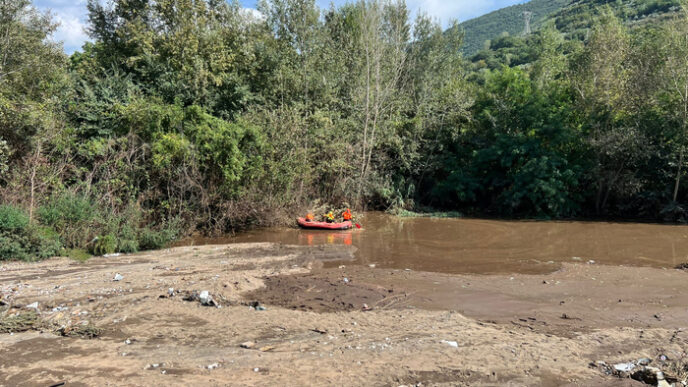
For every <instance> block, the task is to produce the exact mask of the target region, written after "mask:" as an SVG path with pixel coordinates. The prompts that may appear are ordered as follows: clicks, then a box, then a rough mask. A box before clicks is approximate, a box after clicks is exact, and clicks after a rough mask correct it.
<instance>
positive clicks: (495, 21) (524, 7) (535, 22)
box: [461, 0, 571, 55]
mask: <svg viewBox="0 0 688 387" xmlns="http://www.w3.org/2000/svg"><path fill="white" fill-rule="evenodd" d="M570 2H571V0H532V1H529V2H527V3H525V4H517V5H512V6H510V7H506V8H502V9H499V10H497V11H494V12H491V13H488V14H486V15H483V16H480V17H477V18H475V19H471V20H467V21H465V22H463V23H461V27H462V28H463V29H464V31H465V33H466V36H465V41H464V47H463V51H464V53H465V54H467V55H471V54H475V53H476V52H478V51H479V50H481V49H482V48H483V47H484V44H485V42H486V41H488V40H491V39H494V38H496V37H499V36H500V35H502V34H503V33H504V32H508V33H509V35H518V34H521V33H523V31H524V27H525V24H524V18H523V12H532V13H533V15H532V20H531V29H535V28H537V26H539V25H540V23H541V22H542V21H543V20H544V19H546V18H547V17H548V16H550V15H551V14H552V13H554V12H556V11H558V10H560V9H561V8H562V7H564V6H565V5H567V4H569V3H570Z"/></svg>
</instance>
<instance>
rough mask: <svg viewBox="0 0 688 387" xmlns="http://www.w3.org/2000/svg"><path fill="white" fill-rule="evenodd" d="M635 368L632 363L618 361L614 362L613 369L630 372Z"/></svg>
mask: <svg viewBox="0 0 688 387" xmlns="http://www.w3.org/2000/svg"><path fill="white" fill-rule="evenodd" d="M634 368H635V364H633V363H618V364H614V369H615V370H617V371H621V372H631V371H633V369H634Z"/></svg>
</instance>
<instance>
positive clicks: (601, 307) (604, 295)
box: [0, 244, 688, 386]
mask: <svg viewBox="0 0 688 387" xmlns="http://www.w3.org/2000/svg"><path fill="white" fill-rule="evenodd" d="M352 254H353V251H351V250H345V249H342V248H341V247H336V248H334V247H333V248H326V247H310V248H309V247H285V246H280V245H273V244H243V245H227V246H204V247H183V248H175V249H171V250H165V251H158V252H152V253H147V254H138V255H132V256H120V257H116V258H98V259H92V260H90V261H88V262H87V263H85V264H81V263H75V262H73V261H69V260H50V261H46V262H42V263H37V264H24V263H10V264H4V265H2V266H0V297H1V298H0V305H1V304H3V303H4V304H5V306H0V332H1V330H2V326H3V325H2V322H3V321H4V322H7V321H8V319H10V318H14V317H13V316H15V315H18V314H19V315H22V316H23V315H25V314H26V313H31V309H27V308H26V306H27V305H29V304H31V303H33V302H38V312H39V314H38V318H36V320H35V322H36V324H35V326H34V327H33V328H32V329H29V330H27V331H24V332H16V333H0V385H6V386H16V385H40V386H46V385H51V384H54V383H60V382H65V383H66V384H65V385H67V386H77V385H92V386H95V385H98V386H103V385H117V386H122V385H132V386H149V385H163V384H164V385H218V386H222V385H280V384H281V385H288V386H291V385H360V386H377V385H379V386H399V385H414V384H417V383H422V385H424V386H427V385H451V386H454V385H546V386H556V385H565V384H567V383H571V384H573V385H586V386H587V385H609V386H616V385H633V383H636V384H638V385H640V384H639V383H638V382H634V381H630V380H620V379H616V378H614V377H612V376H606V375H605V373H604V372H603V370H604V369H605V368H604V367H591V366H590V363H591V362H593V363H594V362H596V361H605V362H606V363H608V364H613V363H615V362H621V361H623V362H626V361H630V360H637V359H639V358H644V357H648V358H651V359H654V362H653V364H660V363H661V361H659V360H658V359H659V357H660V356H661V355H665V356H666V357H668V359H669V361H671V360H680V359H681V358H685V357H686V351H687V350H688V331H686V329H688V273H686V272H682V271H678V270H661V269H651V268H629V267H606V266H599V265H588V264H575V265H574V264H571V265H568V264H567V265H564V266H563V269H561V270H559V271H557V272H555V273H552V274H547V275H511V276H478V275H470V276H456V275H442V274H435V273H424V272H414V271H403V270H402V271H395V270H383V269H377V268H371V267H353V266H352V267H342V268H332V269H324V268H323V267H322V266H323V265H322V260H326V261H327V260H347V259H351V258H352V257H353V255H352ZM118 273H119V274H121V275H122V277H123V278H122V279H121V280H120V281H113V278H114V277H115V275H116V274H118ZM170 288H172V289H173V292H172V294H173V295H172V296H170ZM203 290H206V291H208V292H209V294H210V295H211V296H212V297H213V299H214V301H215V303H216V304H217V306H219V307H217V306H203V305H201V302H200V301H199V300H198V299H197V298H194V295H198V294H199V293H200V292H201V291H203ZM185 299H186V300H185ZM255 301H258V302H260V303H261V306H263V305H264V306H265V308H266V309H267V310H264V311H263V310H256V309H255V308H252V307H251V306H249V305H250V304H251V303H252V302H255ZM364 304H366V305H367V307H368V308H369V309H372V310H370V311H364V310H363V309H364ZM253 305H255V304H253ZM259 309H262V308H259ZM3 310H4V311H3ZM3 319H4V320H3ZM84 327H93V328H94V332H97V334H98V337H96V338H93V339H87V338H85V337H84V335H83V334H81V332H82V331H84V330H83V329H81V328H84ZM54 331H59V332H62V334H63V335H65V336H60V335H57V334H55V333H54ZM86 332H91V331H86ZM242 343H246V344H247V345H245V347H248V348H242V346H241V345H242Z"/></svg>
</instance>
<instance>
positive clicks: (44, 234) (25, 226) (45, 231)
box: [0, 205, 62, 260]
mask: <svg viewBox="0 0 688 387" xmlns="http://www.w3.org/2000/svg"><path fill="white" fill-rule="evenodd" d="M61 250H62V244H61V243H60V240H59V237H58V235H57V234H56V233H55V231H54V230H52V229H50V228H47V227H38V226H36V225H32V224H30V223H29V216H28V215H27V214H26V213H25V212H24V211H23V210H22V209H20V208H18V207H14V206H10V205H2V206H0V260H10V259H18V260H33V259H45V258H50V257H53V256H56V255H58V254H60V252H61Z"/></svg>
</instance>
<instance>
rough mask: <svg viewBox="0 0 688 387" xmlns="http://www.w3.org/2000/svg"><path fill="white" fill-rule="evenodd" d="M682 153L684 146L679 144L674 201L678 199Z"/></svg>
mask: <svg viewBox="0 0 688 387" xmlns="http://www.w3.org/2000/svg"><path fill="white" fill-rule="evenodd" d="M683 153H684V147H683V146H681V153H680V154H679V156H678V170H677V171H676V183H675V184H674V196H673V201H674V202H676V199H678V188H679V186H680V185H681V172H682V170H683Z"/></svg>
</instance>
